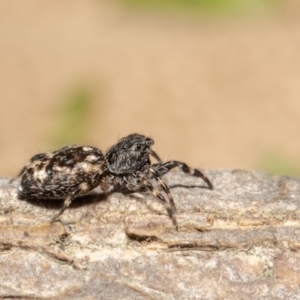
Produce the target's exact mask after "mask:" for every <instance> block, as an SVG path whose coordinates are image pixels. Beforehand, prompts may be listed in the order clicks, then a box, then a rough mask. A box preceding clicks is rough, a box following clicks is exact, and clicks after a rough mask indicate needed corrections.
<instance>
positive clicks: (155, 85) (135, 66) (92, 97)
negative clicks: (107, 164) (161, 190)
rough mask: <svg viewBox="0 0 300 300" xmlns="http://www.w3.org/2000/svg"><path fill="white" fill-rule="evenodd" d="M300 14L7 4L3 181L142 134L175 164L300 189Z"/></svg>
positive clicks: (291, 9)
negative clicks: (261, 176)
mask: <svg viewBox="0 0 300 300" xmlns="http://www.w3.org/2000/svg"><path fill="white" fill-rule="evenodd" d="M299 16H300V1H298V0H114V1H113V0H109V1H108V0H107V1H105V0H84V1H83V0H82V1H78V0H65V1H60V0H52V1H39V0H30V1H17V0H16V1H14V0H1V1H0V175H1V176H13V175H15V174H16V173H17V172H19V170H20V169H21V167H22V166H23V165H24V163H25V162H26V161H27V160H28V159H29V158H30V157H31V156H33V155H34V154H36V153H39V152H45V151H53V150H56V149H58V148H59V147H62V146H64V145H66V144H72V143H78V144H89V145H93V146H96V147H99V148H100V149H102V150H103V151H105V150H106V149H107V148H108V147H109V146H111V145H112V144H114V143H115V142H116V141H117V139H118V138H120V137H123V136H125V135H127V134H129V133H133V132H138V133H142V134H145V135H147V136H151V137H152V138H154V140H155V145H154V146H155V147H154V149H155V150H156V151H157V152H158V153H159V154H160V155H161V157H162V158H163V159H164V160H167V159H171V158H172V159H177V160H182V161H185V162H187V163H189V164H190V165H192V166H194V167H199V168H243V169H246V168H247V169H260V170H264V171H267V172H271V173H275V174H278V173H281V174H286V175H291V176H300V138H299V129H300V100H299V97H300V18H299Z"/></svg>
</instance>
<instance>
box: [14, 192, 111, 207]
mask: <svg viewBox="0 0 300 300" xmlns="http://www.w3.org/2000/svg"><path fill="white" fill-rule="evenodd" d="M107 196H108V193H92V194H87V195H83V196H79V197H77V198H75V199H74V200H73V201H72V202H71V204H70V206H69V207H68V208H67V209H74V208H78V207H82V206H86V205H87V206H88V205H92V204H94V203H98V202H102V201H105V200H106V199H107ZM18 199H19V200H22V201H26V202H28V203H30V204H32V205H34V206H38V207H44V208H47V209H51V210H58V209H60V208H61V207H62V206H63V203H64V201H65V199H29V198H19V197H18Z"/></svg>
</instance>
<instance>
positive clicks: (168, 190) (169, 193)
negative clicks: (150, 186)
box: [150, 168, 176, 212]
mask: <svg viewBox="0 0 300 300" xmlns="http://www.w3.org/2000/svg"><path fill="white" fill-rule="evenodd" d="M150 172H151V173H152V174H153V177H154V179H155V180H156V182H157V184H158V185H159V186H160V188H161V189H162V190H163V191H164V192H165V193H166V194H167V196H168V198H169V200H170V203H171V207H172V211H173V212H176V205H175V202H174V198H173V196H172V194H171V191H170V188H169V187H168V185H167V184H166V183H165V182H164V181H163V180H162V179H161V178H160V177H159V175H158V174H157V172H156V171H155V170H154V169H153V168H150Z"/></svg>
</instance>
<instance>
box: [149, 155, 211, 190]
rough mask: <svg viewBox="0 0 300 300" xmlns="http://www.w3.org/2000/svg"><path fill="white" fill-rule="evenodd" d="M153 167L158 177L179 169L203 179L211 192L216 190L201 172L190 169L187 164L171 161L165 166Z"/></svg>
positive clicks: (164, 164) (156, 165)
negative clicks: (176, 168)
mask: <svg viewBox="0 0 300 300" xmlns="http://www.w3.org/2000/svg"><path fill="white" fill-rule="evenodd" d="M151 167H152V168H153V169H154V170H155V171H156V173H157V174H158V176H163V175H165V174H167V173H168V172H169V171H170V170H171V169H173V168H175V167H179V168H180V169H181V170H182V171H183V172H184V173H186V174H189V175H191V176H195V177H200V178H202V179H203V180H204V181H205V182H206V184H207V185H208V188H209V189H210V190H212V189H213V188H214V187H213V184H212V183H211V182H210V180H209V179H208V178H207V177H206V176H205V175H204V174H203V173H202V172H201V171H199V170H198V169H194V168H191V167H189V166H188V165H187V164H186V163H183V162H180V161H177V160H170V161H168V162H166V163H163V164H154V165H152V166H151Z"/></svg>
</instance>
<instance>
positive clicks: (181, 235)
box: [0, 170, 300, 300]
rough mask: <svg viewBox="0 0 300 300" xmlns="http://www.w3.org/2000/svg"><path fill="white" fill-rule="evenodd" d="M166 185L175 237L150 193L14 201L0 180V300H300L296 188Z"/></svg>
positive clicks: (227, 180) (299, 185)
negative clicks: (63, 207) (64, 206)
mask: <svg viewBox="0 0 300 300" xmlns="http://www.w3.org/2000/svg"><path fill="white" fill-rule="evenodd" d="M204 172H205V174H207V176H208V177H209V178H210V179H211V181H212V182H213V184H214V186H215V189H214V190H212V191H211V190H208V189H207V188H205V185H204V184H203V182H201V180H198V179H195V178H191V177H189V176H187V175H185V174H182V173H181V172H179V171H178V172H177V171H174V172H170V173H169V174H168V176H166V181H167V182H168V184H169V185H170V186H171V187H172V189H171V191H172V194H173V196H174V199H175V202H176V205H177V210H178V211H177V219H178V223H179V231H178V232H177V231H176V230H175V228H174V226H173V225H172V222H171V220H170V219H169V218H168V216H167V213H166V211H165V209H164V207H163V205H162V204H161V203H159V202H158V200H156V199H155V198H154V197H153V196H152V195H151V193H148V192H145V191H141V192H136V193H132V194H124V193H120V192H114V193H112V194H109V195H101V194H98V193H97V191H95V192H94V193H93V194H91V195H88V196H85V197H82V198H79V199H76V200H75V201H74V202H73V203H72V205H71V207H70V208H69V209H67V210H66V211H65V212H64V214H63V215H62V216H61V218H60V220H61V222H55V223H52V224H51V223H49V221H50V219H51V217H52V216H53V215H54V214H55V213H56V212H57V210H58V208H59V207H60V205H61V204H62V202H60V201H45V200H44V201H39V202H37V201H35V202H33V201H29V200H19V199H18V198H17V193H16V191H17V188H18V185H19V183H18V182H15V183H13V184H9V182H8V179H5V178H3V179H0V299H1V298H5V299H15V298H20V299H23V298H26V299H41V298H42V299H114V300H115V299H300V254H299V250H300V180H299V179H295V178H289V177H284V176H271V175H268V174H265V173H261V172H257V171H243V170H214V171H209V170H205V171H204Z"/></svg>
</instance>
